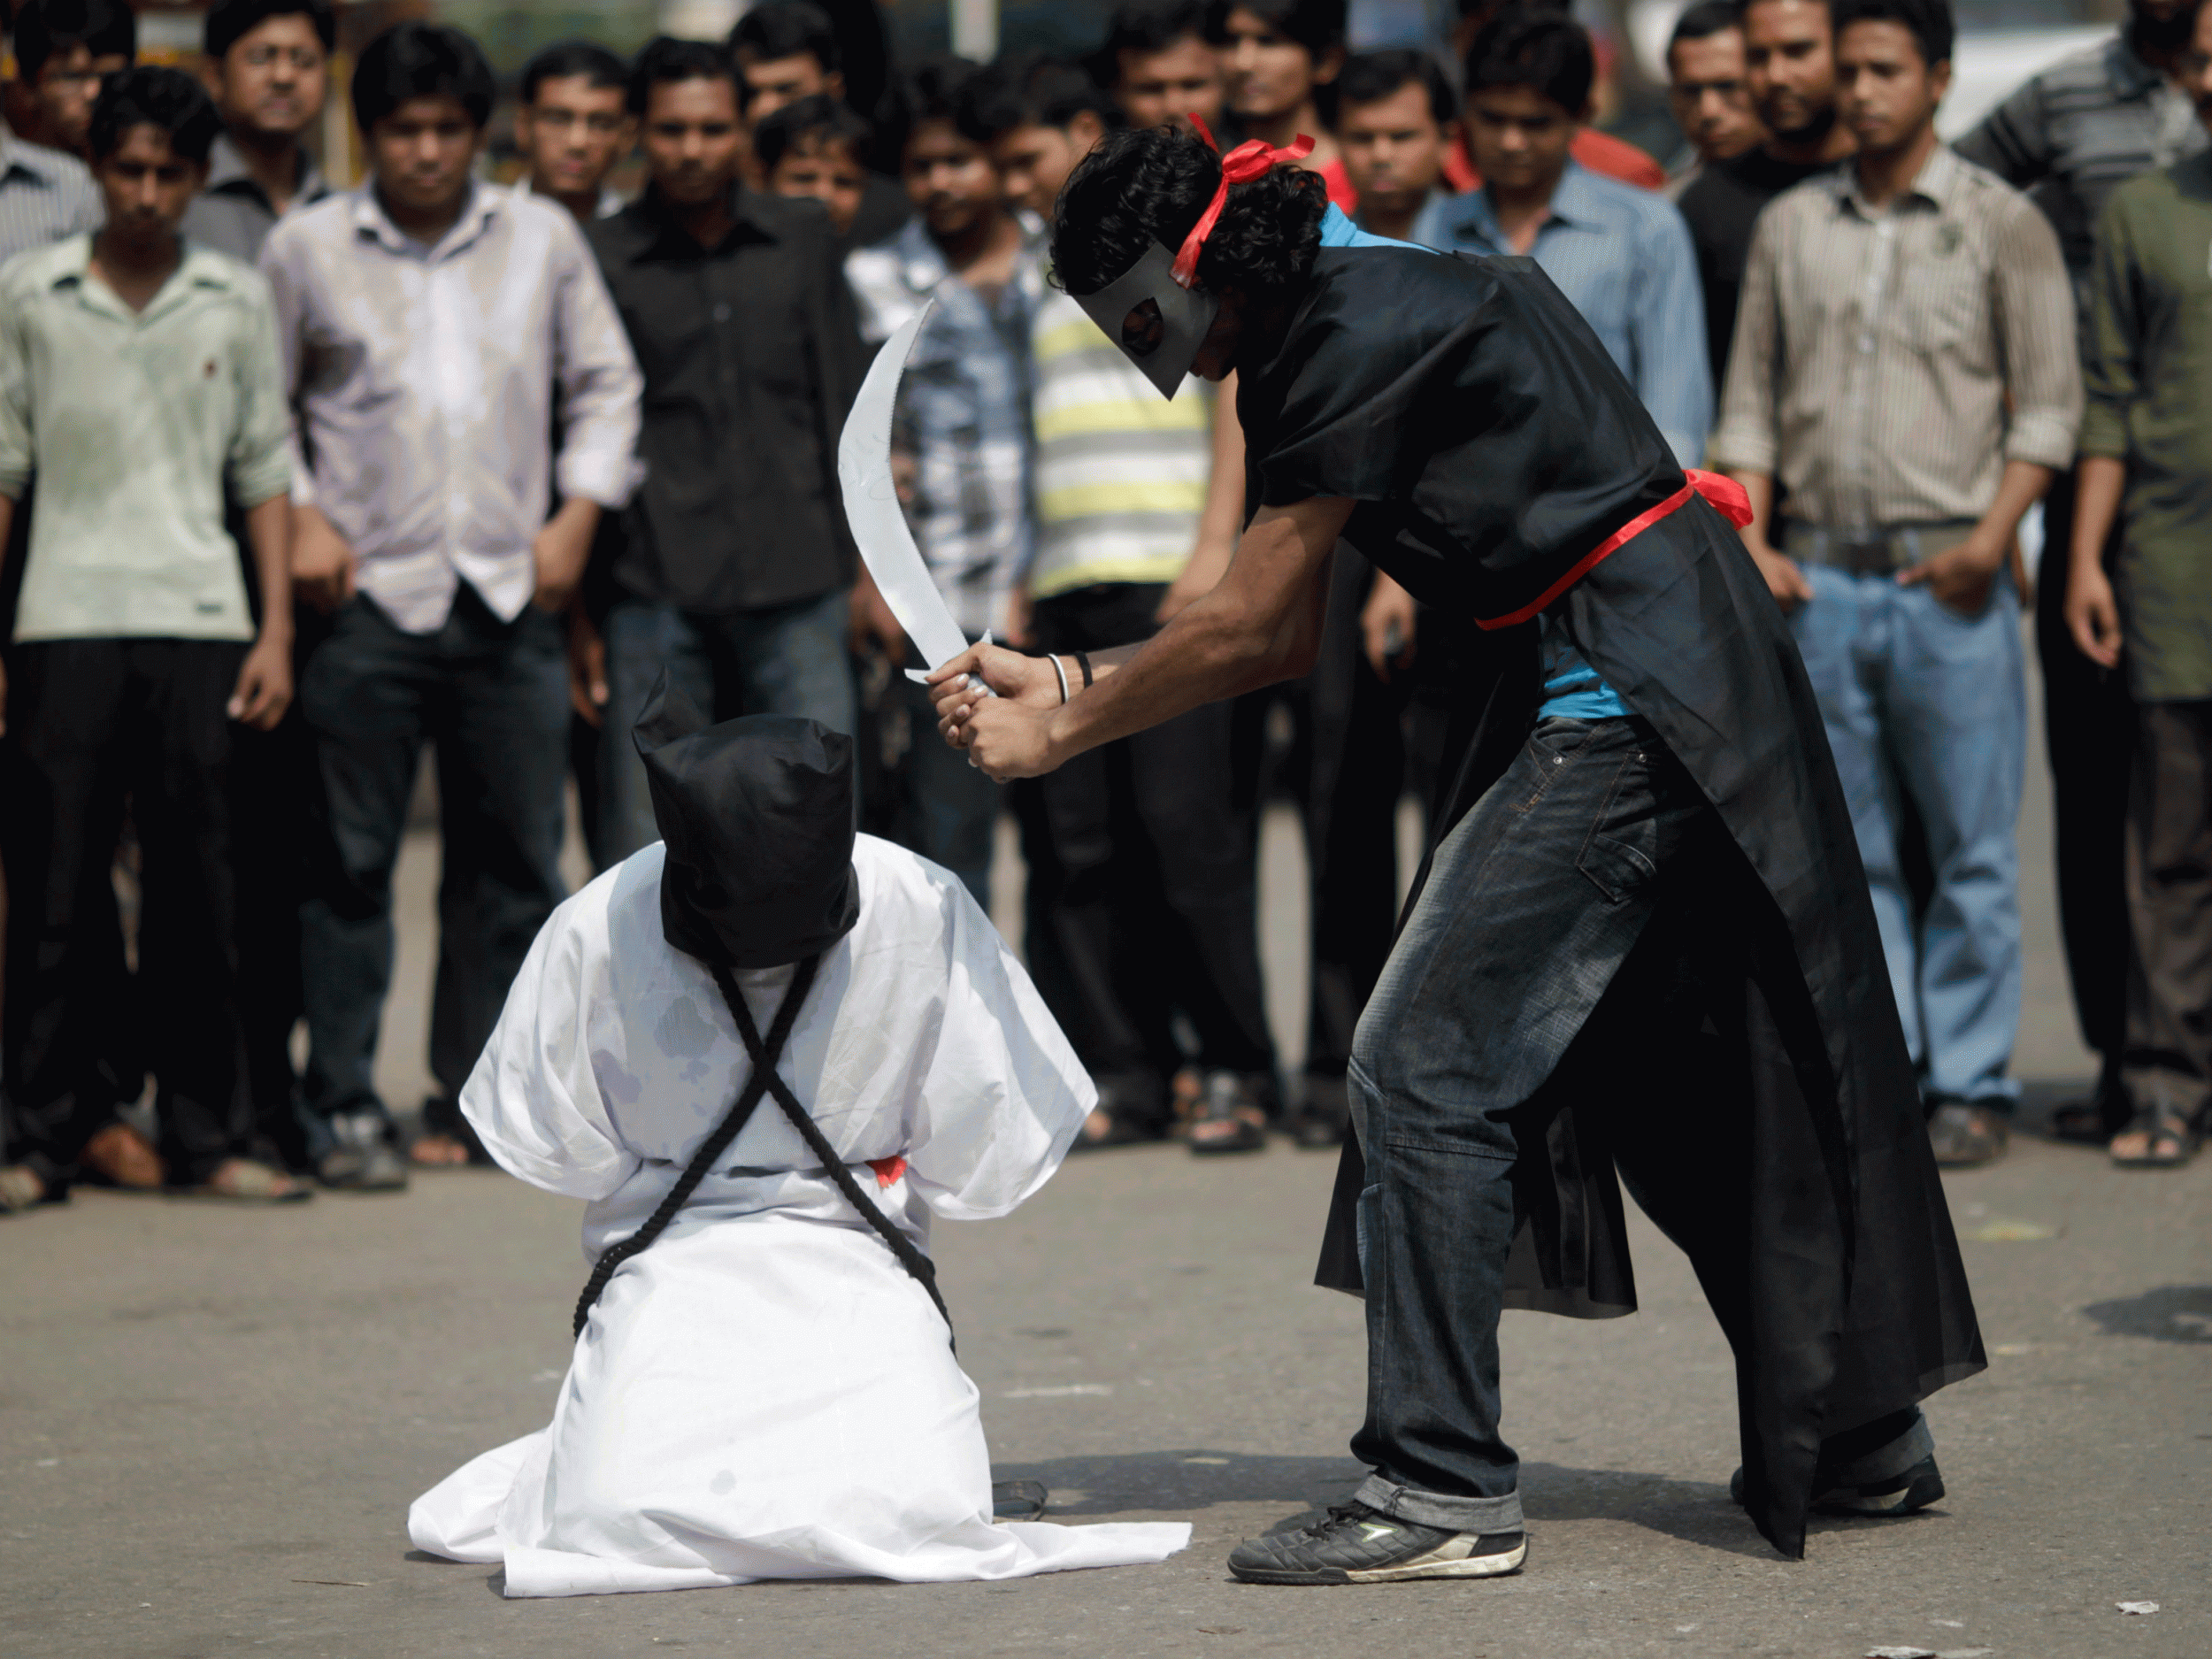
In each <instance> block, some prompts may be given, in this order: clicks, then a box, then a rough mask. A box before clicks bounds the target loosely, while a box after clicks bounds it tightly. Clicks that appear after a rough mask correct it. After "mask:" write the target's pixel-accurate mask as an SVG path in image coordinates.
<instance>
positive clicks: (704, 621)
mask: <svg viewBox="0 0 2212 1659" xmlns="http://www.w3.org/2000/svg"><path fill="white" fill-rule="evenodd" d="M630 109H631V111H632V113H633V114H634V115H635V116H637V117H638V118H639V119H640V122H641V142H642V143H643V146H644V150H645V164H646V170H647V175H648V178H649V183H648V185H647V187H646V189H645V192H644V194H643V195H642V196H641V197H640V198H639V199H638V200H637V201H635V202H634V203H632V204H630V205H629V206H628V207H627V208H626V209H624V210H623V211H621V212H620V213H618V214H617V215H615V216H614V217H613V218H611V219H602V220H600V221H599V222H598V223H596V224H595V225H593V226H592V227H591V230H590V236H591V243H592V248H593V250H594V251H595V253H596V254H597V255H598V257H599V264H600V266H601V268H602V269H603V271H604V272H605V273H606V280H607V285H608V287H609V288H611V290H612V292H613V295H614V301H615V304H616V305H617V306H618V308H619V310H620V311H621V315H622V321H623V323H624V325H625V326H626V327H627V328H628V329H629V333H630V341H631V343H632V344H633V345H634V346H635V347H636V349H637V355H638V359H639V362H640V364H641V366H642V368H643V370H644V374H645V388H646V390H645V421H644V431H643V434H642V437H641V441H640V453H641V457H642V458H643V459H644V461H645V464H646V479H645V483H644V486H643V488H641V490H640V492H639V495H638V499H637V501H636V503H634V505H633V507H632V509H631V511H630V514H629V518H628V521H627V524H626V531H627V534H626V536H625V537H624V540H623V547H622V550H621V553H620V555H619V557H618V558H617V560H616V563H615V568H614V578H615V581H614V586H615V588H616V590H617V592H618V597H617V599H616V600H615V603H614V606H613V609H612V610H611V611H610V612H609V613H608V615H607V617H606V619H605V621H604V624H603V629H604V632H605V634H606V641H607V686H608V694H609V695H608V702H607V729H608V730H609V731H612V732H626V731H628V730H629V729H630V727H631V726H633V725H634V724H635V722H636V720H637V718H638V715H639V712H640V711H641V710H642V709H643V708H644V706H645V699H646V695H647V693H649V691H650V690H651V689H652V687H653V681H654V680H655V679H656V678H657V676H658V675H659V674H660V673H661V672H663V671H664V670H665V671H666V672H667V674H668V679H669V683H670V684H671V685H672V686H674V687H677V688H678V689H680V691H682V692H683V694H684V695H686V696H687V697H689V698H690V699H691V700H692V701H693V702H694V703H696V704H697V705H698V706H699V707H700V708H703V709H712V710H715V718H718V719H719V718H726V717H729V716H733V715H736V714H740V713H745V714H795V715H801V716H803V717H805V718H808V719H811V720H818V721H820V722H821V723H822V724H823V725H824V726H828V727H829V728H830V729H831V730H832V731H835V732H847V733H849V732H850V731H851V730H852V729H853V690H852V680H851V676H850V673H849V670H848V668H847V666H846V661H845V641H846V595H847V592H848V590H849V588H850V587H851V584H852V580H853V564H854V560H853V550H852V544H851V540H850V537H849V535H848V534H847V532H846V530H845V521H844V515H843V514H842V512H841V511H840V510H839V508H838V506H837V437H838V433H839V432H840V430H841V428H842V426H843V425H844V420H845V411H846V409H847V408H848V407H849V405H850V403H851V402H852V398H853V394H854V392H855V391H856V390H857V389H858V387H859V383H860V334H859V329H858V326H857V325H856V322H855V320H854V316H853V303H852V299H851V296H850V293H849V290H848V289H847V288H846V286H845V282H844V278H843V274H842V273H841V268H840V266H839V264H838V257H837V249H836V238H835V233H834V231H833V229H832V227H831V225H830V221H829V217H828V215H827V214H826V213H825V212H824V211H822V209H821V207H820V206H819V204H816V203H814V202H812V201H803V200H786V199H784V198H782V197H780V196H760V195H757V194H756V193H754V192H753V191H751V190H749V189H746V188H743V187H742V186H741V184H740V183H739V182H738V165H739V161H740V159H741V156H742V155H743V152H744V135H743V131H742V128H741V126H740V115H739V109H738V81H737V70H736V68H735V66H734V65H733V64H732V62H731V60H730V58H729V57H728V56H727V55H726V53H725V52H724V51H723V50H722V49H721V48H719V47H718V46H710V45H707V44H704V43H703V42H697V41H677V40H670V39H667V38H665V37H664V38H662V39H660V40H657V41H654V42H650V43H649V45H648V46H647V47H646V48H645V50H643V51H642V52H641V53H640V54H639V55H638V60H637V67H636V69H635V70H634V74H633V79H632V81H631V86H630ZM600 754H601V758H602V763H603V770H602V772H601V779H602V787H603V795H602V800H603V811H604V816H603V820H602V823H601V826H600V842H601V848H602V856H603V857H605V858H606V859H608V860H610V861H617V860H620V859H623V858H626V857H628V856H630V855H631V854H632V853H634V852H635V851H637V850H638V849H639V848H641V847H646V846H649V845H651V844H652V843H653V842H654V841H658V840H659V839H660V832H659V831H658V830H657V828H656V827H655V826H654V822H653V803H652V799H651V797H650V795H649V794H648V793H647V790H646V785H645V769H644V766H643V764H641V762H640V761H639V759H638V757H637V754H636V752H635V750H634V749H632V748H631V746H630V745H629V744H628V743H626V742H619V743H615V742H611V743H605V744H603V745H602V746H601V749H600Z"/></svg>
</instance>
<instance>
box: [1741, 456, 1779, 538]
mask: <svg viewBox="0 0 2212 1659" xmlns="http://www.w3.org/2000/svg"><path fill="white" fill-rule="evenodd" d="M1734 478H1735V480H1736V482H1738V483H1739V484H1741V485H1742V486H1743V493H1744V494H1745V495H1747V496H1749V497H1750V498H1751V522H1750V523H1749V524H1747V525H1746V526H1744V539H1745V540H1746V541H1749V542H1750V543H1751V544H1752V545H1753V546H1755V547H1771V546H1773V545H1774V543H1773V541H1772V540H1771V538H1772V535H1773V532H1774V478H1773V475H1772V474H1771V473H1768V472H1738V473H1735V474H1734Z"/></svg>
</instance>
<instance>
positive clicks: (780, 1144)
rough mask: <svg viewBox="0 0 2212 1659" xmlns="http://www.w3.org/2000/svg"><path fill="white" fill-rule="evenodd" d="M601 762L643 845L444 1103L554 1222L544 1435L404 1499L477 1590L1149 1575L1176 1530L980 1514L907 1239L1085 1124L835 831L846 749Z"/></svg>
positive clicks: (994, 955) (1001, 1194) (938, 1306)
mask: <svg viewBox="0 0 2212 1659" xmlns="http://www.w3.org/2000/svg"><path fill="white" fill-rule="evenodd" d="M698 727H699V721H698V719H697V718H696V717H695V715H694V714H692V712H691V711H690V710H688V709H687V708H686V707H684V706H683V705H682V704H681V702H680V698H679V697H678V696H676V695H672V694H668V693H666V692H665V691H663V692H662V693H661V694H659V695H657V697H656V699H655V701H654V702H653V703H652V704H651V705H649V707H648V709H647V710H646V712H645V717H644V718H643V719H642V720H641V722H640V723H639V726H638V727H637V731H636V741H637V746H638V749H639V751H640V752H641V754H642V755H643V757H644V759H645V765H646V771H647V775H648V779H649V783H650V786H651V789H652V796H653V810H654V813H655V816H656V817H657V819H658V821H659V827H660V830H661V833H662V835H663V837H664V840H663V841H659V842H656V843H655V844H654V845H652V846H650V847H648V848H646V849H644V850H643V851H641V852H640V853H638V854H636V855H635V856H633V857H631V858H630V859H628V860H627V861H626V862H625V863H623V864H620V865H618V866H617V867H616V868H614V869H612V870H611V871H609V872H606V873H605V874H604V875H603V876H601V877H600V878H599V879H597V880H595V881H594V882H593V883H592V884H591V885H590V886H589V887H586V888H585V889H584V890H583V891H582V892H580V893H579V894H578V895H576V896H575V897H573V898H572V899H570V900H569V901H568V902H566V903H565V904H564V905H562V906H561V908H560V909H559V910H556V911H555V912H554V914H553V917H552V919H551V920H550V921H549V922H548V923H547V924H546V926H545V927H544V929H543V931H542V932H541V933H539V935H538V939H537V942H536V943H535V944H534V946H533V947H532V948H531V951H530V955H529V959H528V960H527V961H526V963H525V964H524V965H523V969H522V972H521V974H520V975H519V976H518V978H517V979H516V980H515V984H514V988H513V990H512V992H511V994H510V995H509V996H508V999H507V1006H506V1010H505V1012H504V1013H503V1015H502V1016H501V1018H500V1021H499V1026H498V1029H497V1030H496V1031H495V1033H493V1036H492V1040H491V1042H490V1044H489V1046H488V1048H486V1050H485V1053H484V1056H483V1058H482V1060H481V1061H480V1063H479V1064H478V1065H477V1068H476V1071H475V1072H474V1073H473V1075H472V1076H471V1078H470V1079H469V1082H468V1087H467V1088H466V1089H465V1091H464V1093H463V1094H462V1100H461V1109H462V1110H463V1111H464V1112H465V1113H466V1114H467V1115H468V1118H469V1121H470V1122H471V1123H472V1125H475V1128H476V1131H477V1133H479V1134H480V1136H482V1137H483V1141H484V1145H485V1147H486V1148H487V1149H488V1150H489V1151H490V1153H491V1154H492V1156H494V1157H495V1158H496V1159H497V1160H498V1161H499V1162H500V1164H502V1165H503V1166H504V1167H505V1168H506V1169H507V1170H508V1171H510V1172H511V1173H512V1174H514V1175H517V1176H518V1177H520V1178H521V1179H524V1180H526V1181H528V1182H530V1183H531V1184H532V1185H533V1186H536V1187H544V1188H545V1189H547V1190H548V1191H549V1192H556V1193H565V1194H568V1195H570V1196H572V1197H576V1198H582V1199H586V1200H588V1209H587V1210H585V1212H584V1248H585V1252H586V1254H587V1256H589V1257H591V1258H592V1259H593V1261H594V1262H595V1267H594V1269H593V1271H592V1274H591V1277H590V1279H589V1281H588V1284H587V1285H586V1286H585V1288H584V1294H583V1297H582V1300H581V1302H580V1304H579V1306H578V1309H577V1314H576V1347H575V1353H574V1356H573V1357H572V1360H571V1362H570V1365H569V1371H568V1376H567V1379H565V1381H564V1382H563V1384H562V1386H561V1392H560V1398H559V1402H558V1403H557V1405H556V1406H555V1408H554V1413H553V1421H552V1424H551V1425H550V1426H549V1427H547V1428H544V1429H541V1430H540V1431H538V1432H536V1433H534V1434H529V1435H526V1436H524V1437H523V1438H522V1439H521V1440H515V1441H513V1442H511V1444H509V1445H506V1446H502V1447H500V1448H497V1449H495V1450H493V1451H489V1452H487V1453H485V1454H484V1455H482V1456H480V1457H479V1458H477V1459H476V1460H475V1461H474V1462H472V1463H467V1464H465V1465H464V1466H463V1467H462V1468H461V1469H459V1470H458V1471H456V1472H455V1473H454V1474H452V1475H450V1476H449V1477H448V1478H447V1479H445V1480H443V1481H442V1482H441V1483H440V1484H439V1485H438V1486H434V1487H433V1488H432V1489H431V1490H430V1491H429V1492H427V1493H425V1494H423V1495H422V1496H421V1497H420V1498H419V1499H417V1500H416V1501H415V1504H414V1506H413V1508H412V1509H411V1510H410V1512H409V1514H408V1532H409V1534H410V1535H411V1537H412V1539H413V1540H414V1542H415V1544H416V1545H417V1547H418V1548H421V1549H424V1550H426V1551H428V1552H430V1553H432V1554H434V1555H445V1556H449V1557H451V1558H452V1559H455V1560H457V1561H476V1562H497V1563H503V1564H504V1566H505V1568H506V1593H507V1594H509V1595H511V1596H532V1595H583V1594H596V1593H600V1592H605V1591H615V1590H678V1589H690V1588H697V1587H701V1586H710V1585H732V1584H743V1583H746V1582H748V1581H749V1580H752V1579H757V1578H844V1577H851V1576H855V1575H866V1576H871V1577H875V1578H893V1579H902V1580H908V1581H941V1580H949V1579H967V1578H1022V1577H1025V1576H1027V1575H1029V1574H1032V1573H1039V1572H1052V1571H1059V1570H1062V1569H1064V1568H1071V1567H1100V1566H1115V1565H1121V1564H1125V1563H1133V1562H1149V1561H1158V1560H1160V1559H1162V1558H1163V1557H1164V1556H1166V1555H1171V1554H1172V1553H1173V1552H1174V1551H1176V1550H1178V1549H1179V1548H1182V1547H1183V1546H1184V1545H1185V1544H1186V1543H1187V1542H1188V1541H1189V1537H1190V1528H1189V1527H1188V1526H1187V1525H1102V1526H1056V1525H1046V1524H1043V1523H1039V1522H1022V1523H1013V1524H1006V1525H1001V1524H998V1523H997V1522H996V1521H995V1519H994V1515H993V1497H992V1486H991V1471H990V1462H989V1458H988V1455H987V1453H986V1451H985V1448H984V1442H983V1429H982V1425H981V1422H980V1420H979V1417H978V1415H977V1402H976V1390H975V1386H974V1384H972V1383H971V1382H970V1381H969V1380H968V1379H967V1377H966V1376H965V1375H964V1373H963V1372H962V1371H961V1370H960V1367H959V1364H958V1363H957V1362H956V1360H955V1358H954V1356H953V1349H952V1342H951V1333H950V1330H949V1324H948V1319H947V1317H946V1314H945V1312H944V1304H943V1302H942V1301H941V1299H940V1298H939V1296H938V1294H937V1291H936V1287H935V1284H934V1275H933V1270H932V1268H931V1266H930V1263H929V1259H928V1256H927V1254H926V1252H927V1250H928V1247H929V1225H930V1220H931V1217H933V1216H939V1217H950V1218H954V1219H959V1220H986V1219H989V1218H992V1217H999V1216H1003V1215H1005V1214H1007V1213H1008V1212H1009V1211H1010V1210H1013V1209H1014V1208H1015V1206H1016V1205H1018V1204H1019V1203H1020V1202H1022V1201H1023V1200H1024V1199H1025V1198H1027V1197H1028V1196H1029V1195H1030V1194H1033V1193H1034V1192H1035V1191H1036V1190H1037V1189H1038V1187H1041V1186H1042V1185H1043V1184H1044V1182H1045V1181H1046V1179H1048V1177H1049V1176H1050V1175H1051V1174H1052V1171H1054V1170H1055V1169H1056V1167H1057V1166H1058V1164H1059V1162H1060V1159H1061V1157H1062V1156H1063V1155H1064V1153H1065V1152H1066V1151H1067V1148H1068V1145H1069V1142H1070V1141H1072V1140H1073V1138H1074V1136H1075V1133H1076V1130H1077V1128H1078V1126H1079V1125H1081V1123H1082V1121H1083V1118H1084V1116H1085V1114H1086V1113H1087V1112H1088V1111H1089V1110H1090V1108H1091V1106H1092V1104H1093V1102H1094V1091H1093V1090H1092V1087H1091V1085H1090V1082H1089V1080H1088V1079H1087V1078H1086V1077H1085V1076H1084V1074H1083V1071H1082V1069H1081V1067H1080V1066H1079V1065H1078V1064H1077V1063H1076V1059H1075V1056H1074V1054H1073V1053H1072V1052H1071V1050H1070V1048H1069V1047H1068V1045H1067V1042H1066V1041H1065V1040H1064V1038H1063V1037H1062V1036H1061V1034H1060V1031H1059V1028H1058V1027H1057V1026H1056V1025H1054V1024H1053V1021H1052V1017H1051V1016H1050V1015H1049V1014H1048V1013H1047V1012H1046V1011H1045V1007H1044V1004H1043V1002H1041V1000H1040V999H1039V997H1038V995H1037V994H1036V991H1035V989H1034V987H1032V986H1031V984H1030V982H1029V979H1028V976H1027V975H1026V974H1025V973H1024V972H1022V969H1021V966H1020V964H1018V963H1017V962H1016V961H1015V960H1014V957H1013V956H1012V955H1011V954H1010V952H1009V951H1008V949H1007V948H1006V946H1005V944H1004V943H1003V941H1001V939H1000V938H999V936H998V934H997V933H996V932H995V931H994V930H993V928H992V926H991V924H990V922H989V920H988V919H987V918H986V917H985V916H984V914H983V912H982V911H981V910H979V909H978V908H977V907H976V904H975V902H974V901H973V900H972V899H971V898H970V897H969V896H968V894H967V892H966V890H965V889H964V887H962V886H961V885H960V883H959V882H958V881H957V880H956V879H954V878H952V877H951V876H950V875H949V874H947V873H946V872H944V871H942V870H940V869H938V868H937V867H936V866H934V865H933V864H927V863H926V862H924V861H923V860H922V859H920V858H918V857H916V856H914V855H912V854H910V853H908V852H905V851H903V850H902V849H898V848H895V847H893V846H891V845H889V844H888V843H887V842H884V841H877V840H875V839H874V838H873V837H872V836H866V835H862V836H857V837H856V836H855V834H854V833H853V795H852V757H851V744H850V741H849V739H847V738H844V737H841V736H838V735H837V734H835V733H832V732H830V731H828V730H826V728H824V727H822V726H818V725H816V724H814V723H813V722H811V721H809V720H800V719H794V718H786V717H781V716H756V717H752V718H746V719H741V720H732V721H728V722H726V723H725V724H723V725H719V726H709V727H706V728H705V729H703V730H701V729H698Z"/></svg>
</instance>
